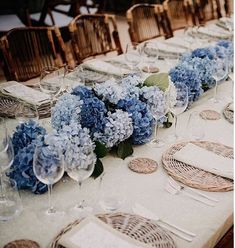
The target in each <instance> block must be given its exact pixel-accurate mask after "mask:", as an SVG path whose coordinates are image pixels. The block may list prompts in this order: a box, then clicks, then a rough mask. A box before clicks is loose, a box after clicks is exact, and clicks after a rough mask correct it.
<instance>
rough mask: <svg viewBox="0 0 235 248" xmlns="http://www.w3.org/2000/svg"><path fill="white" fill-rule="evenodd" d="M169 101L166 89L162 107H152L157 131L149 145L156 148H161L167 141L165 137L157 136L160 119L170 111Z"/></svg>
mask: <svg viewBox="0 0 235 248" xmlns="http://www.w3.org/2000/svg"><path fill="white" fill-rule="evenodd" d="M168 101H169V92H168V91H165V92H164V95H163V101H162V102H161V106H162V109H159V108H157V109H156V108H150V111H151V113H152V115H153V117H154V119H155V122H156V125H155V132H154V138H153V139H152V140H151V141H150V143H149V145H151V146H152V147H154V148H160V147H162V146H164V145H165V142H164V140H163V139H159V138H157V134H158V128H159V123H158V121H159V120H160V119H161V118H162V117H164V116H165V114H166V113H167V111H168Z"/></svg>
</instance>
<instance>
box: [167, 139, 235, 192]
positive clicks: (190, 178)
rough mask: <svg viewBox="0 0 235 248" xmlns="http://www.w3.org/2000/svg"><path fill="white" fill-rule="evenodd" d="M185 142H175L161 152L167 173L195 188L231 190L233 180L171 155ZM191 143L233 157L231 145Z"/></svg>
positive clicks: (217, 190)
mask: <svg viewBox="0 0 235 248" xmlns="http://www.w3.org/2000/svg"><path fill="white" fill-rule="evenodd" d="M187 143H188V142H182V143H178V144H175V145H173V146H171V147H170V148H169V149H168V150H167V151H165V152H164V153H163V155H162V163H163V167H164V169H165V170H166V171H167V173H168V174H169V175H170V176H172V177H173V178H174V179H175V180H177V181H180V182H181V183H183V184H186V185H188V186H190V187H193V188H196V189H201V190H206V191H215V192H220V191H221V192H224V191H230V190H233V180H230V179H227V178H223V177H221V176H218V175H215V174H213V173H210V172H207V171H204V170H201V169H198V168H196V167H193V166H190V165H187V164H185V163H183V162H180V161H177V160H175V159H174V158H173V155H174V154H175V153H176V152H177V151H179V150H180V149H181V148H183V147H184V146H185V145H186V144H187ZM191 143H193V144H195V145H198V146H200V147H202V148H204V149H206V150H208V151H212V152H214V153H216V154H218V155H221V156H223V157H227V158H231V159H233V148H232V147H229V146H225V145H223V144H219V143H215V142H209V141H195V142H194V141H192V142H191ZM222 166H223V165H221V167H222Z"/></svg>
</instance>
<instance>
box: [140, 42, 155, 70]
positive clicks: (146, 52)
mask: <svg viewBox="0 0 235 248" xmlns="http://www.w3.org/2000/svg"><path fill="white" fill-rule="evenodd" d="M158 55H159V49H158V47H157V44H156V43H154V42H151V41H148V42H145V43H144V44H143V46H142V47H141V57H142V59H143V61H144V62H145V63H146V65H147V66H146V67H144V68H143V69H142V70H143V71H144V72H147V73H154V72H158V71H159V69H158V68H157V67H156V66H155V65H154V64H155V63H156V61H157V59H158Z"/></svg>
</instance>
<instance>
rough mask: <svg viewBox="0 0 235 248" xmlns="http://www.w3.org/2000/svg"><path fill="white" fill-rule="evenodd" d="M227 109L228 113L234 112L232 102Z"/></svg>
mask: <svg viewBox="0 0 235 248" xmlns="http://www.w3.org/2000/svg"><path fill="white" fill-rule="evenodd" d="M228 109H229V110H230V111H233V112H234V104H233V102H231V103H230V104H229V105H228Z"/></svg>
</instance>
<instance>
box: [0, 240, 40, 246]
mask: <svg viewBox="0 0 235 248" xmlns="http://www.w3.org/2000/svg"><path fill="white" fill-rule="evenodd" d="M3 248H40V246H39V244H38V243H37V242H35V241H33V240H29V239H19V240H15V241H12V242H10V243H8V244H6V245H5V246H4V247H3Z"/></svg>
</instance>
